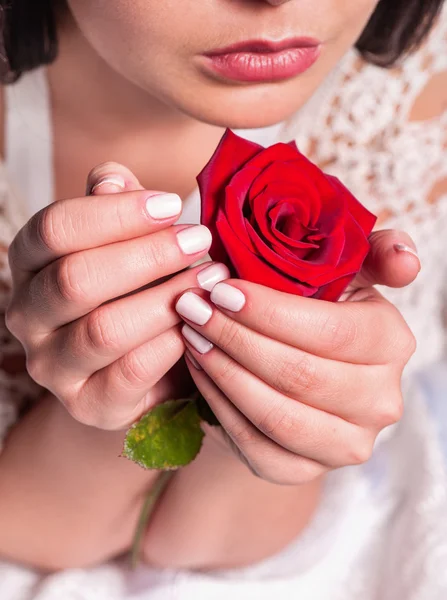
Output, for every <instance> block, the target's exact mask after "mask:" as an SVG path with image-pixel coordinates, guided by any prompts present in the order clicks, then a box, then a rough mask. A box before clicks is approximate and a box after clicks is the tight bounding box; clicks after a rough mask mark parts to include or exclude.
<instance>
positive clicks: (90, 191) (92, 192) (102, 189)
mask: <svg viewBox="0 0 447 600" xmlns="http://www.w3.org/2000/svg"><path fill="white" fill-rule="evenodd" d="M142 189H144V188H143V186H142V185H141V184H140V182H139V181H138V179H137V178H136V176H135V175H134V174H133V173H132V171H131V170H130V169H128V168H127V167H125V166H124V165H121V164H120V163H116V162H105V163H102V164H100V165H98V166H96V167H95V168H94V169H92V170H91V171H90V173H89V174H88V177H87V190H86V195H87V196H103V195H105V194H116V193H119V192H133V191H136V190H142Z"/></svg>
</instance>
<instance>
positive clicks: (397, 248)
mask: <svg viewBox="0 0 447 600" xmlns="http://www.w3.org/2000/svg"><path fill="white" fill-rule="evenodd" d="M394 250H395V251H396V252H406V253H407V254H411V256H414V257H415V258H417V259H418V261H419V271H420V270H421V269H422V263H421V259H420V258H419V255H418V253H417V252H416V250H415V249H414V248H411V246H407V244H394Z"/></svg>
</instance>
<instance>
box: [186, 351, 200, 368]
mask: <svg viewBox="0 0 447 600" xmlns="http://www.w3.org/2000/svg"><path fill="white" fill-rule="evenodd" d="M185 354H186V356H187V357H188V360H189V361H190V362H191V363H192V365H193V367H194V368H195V369H197V370H198V371H203V369H202V367H201V366H200V365H199V363H198V362H197V361H196V359H195V358H194V356H193V355H192V354H191V352H190V351H189V350H187V351H186V352H185Z"/></svg>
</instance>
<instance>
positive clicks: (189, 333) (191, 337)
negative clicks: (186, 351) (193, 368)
mask: <svg viewBox="0 0 447 600" xmlns="http://www.w3.org/2000/svg"><path fill="white" fill-rule="evenodd" d="M182 334H183V337H184V338H185V340H187V341H188V342H189V343H190V344H191V346H192V347H193V348H195V350H197V352H199V353H200V354H206V353H207V352H209V351H210V350H212V349H213V348H214V346H213V344H212V343H211V342H209V341H208V340H207V339H206V338H204V337H203V335H200V333H197V331H195V329H193V328H192V327H190V326H189V325H183V327H182Z"/></svg>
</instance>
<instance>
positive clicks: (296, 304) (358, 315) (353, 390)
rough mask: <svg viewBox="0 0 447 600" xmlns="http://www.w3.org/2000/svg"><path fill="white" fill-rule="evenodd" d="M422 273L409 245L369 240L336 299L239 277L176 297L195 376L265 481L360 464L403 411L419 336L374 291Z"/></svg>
mask: <svg viewBox="0 0 447 600" xmlns="http://www.w3.org/2000/svg"><path fill="white" fill-rule="evenodd" d="M419 269H420V264H419V261H418V259H417V257H416V255H415V252H414V247H413V244H412V242H411V239H410V238H408V236H406V235H405V234H402V233H399V232H394V231H386V232H377V233H375V234H373V236H372V237H371V252H370V255H369V256H368V259H367V261H366V262H365V266H364V269H363V270H362V272H361V273H360V274H359V275H358V277H357V279H356V280H355V281H354V283H353V284H352V285H351V286H350V288H349V290H348V291H347V293H346V294H345V296H344V297H345V300H347V301H343V302H338V303H329V302H324V301H322V300H314V299H309V298H301V297H297V296H292V295H290V294H286V293H283V292H278V291H276V290H272V289H270V288H267V287H264V286H261V285H257V284H254V283H250V282H247V281H242V280H227V281H225V282H221V283H219V284H217V285H216V286H215V287H214V288H213V289H212V292H211V297H210V298H208V296H207V294H206V292H204V291H203V290H200V289H195V290H189V291H187V292H186V293H184V294H183V295H182V296H181V297H180V298H179V300H178V301H177V304H176V308H177V311H178V313H179V314H180V315H181V316H182V318H183V319H184V320H185V321H186V324H185V325H184V327H183V329H182V332H183V335H184V337H185V340H186V343H187V346H188V353H187V362H188V366H189V369H190V372H191V374H192V377H193V379H194V381H195V383H196V385H197V387H198V389H199V390H200V391H201V393H202V394H203V396H204V397H205V398H206V399H207V401H208V403H209V404H210V406H211V408H212V410H213V411H214V413H215V415H216V417H217V418H218V420H219V421H220V423H221V425H222V427H223V430H224V432H225V433H226V435H227V437H228V439H229V440H230V441H231V442H232V444H231V446H232V448H233V449H234V450H236V452H237V454H238V455H239V457H240V458H241V459H242V460H243V461H244V462H245V463H246V464H247V465H248V466H249V468H250V469H251V470H252V471H253V472H254V473H255V474H257V475H258V476H260V477H262V478H264V479H266V480H269V481H272V482H275V483H280V484H300V483H304V482H307V481H310V480H312V479H314V478H316V477H318V476H320V475H322V474H323V473H325V472H326V471H328V470H330V469H334V468H338V467H342V466H346V465H354V464H360V463H363V462H365V461H367V460H368V459H369V457H370V456H371V453H372V450H373V446H374V442H375V439H376V437H377V435H378V433H379V432H380V431H381V430H382V429H384V428H385V427H387V426H389V425H391V424H394V423H396V422H397V421H398V420H399V419H400V417H401V415H402V411H403V401H402V393H401V376H402V372H403V369H404V367H405V365H406V363H407V362H408V360H409V359H410V357H411V355H412V354H413V352H414V350H415V340H414V337H413V335H412V333H411V331H410V330H409V328H408V326H407V324H406V323H405V321H404V319H403V317H402V316H401V315H400V313H399V311H398V310H397V309H396V308H395V307H394V306H393V305H392V304H391V303H390V302H388V301H387V300H386V299H385V298H384V297H383V296H382V295H381V294H380V293H379V292H378V291H377V290H375V289H374V288H373V287H372V285H374V284H375V283H380V284H384V285H388V286H394V287H401V286H403V285H406V284H408V283H410V282H411V281H412V280H413V279H414V278H415V277H416V275H417V273H418V271H419Z"/></svg>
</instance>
